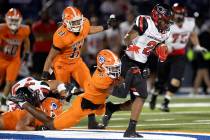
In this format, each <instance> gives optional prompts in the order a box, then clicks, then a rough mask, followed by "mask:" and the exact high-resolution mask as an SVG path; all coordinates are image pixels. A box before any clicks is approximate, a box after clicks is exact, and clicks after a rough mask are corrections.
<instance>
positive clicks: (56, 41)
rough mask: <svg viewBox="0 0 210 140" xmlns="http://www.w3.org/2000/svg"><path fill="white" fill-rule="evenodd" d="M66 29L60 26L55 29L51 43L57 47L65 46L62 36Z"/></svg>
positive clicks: (64, 34)
mask: <svg viewBox="0 0 210 140" xmlns="http://www.w3.org/2000/svg"><path fill="white" fill-rule="evenodd" d="M67 32H68V31H67V30H66V29H65V28H64V27H63V26H61V27H59V28H58V29H57V31H56V32H55V33H54V35H53V45H54V46H55V47H57V48H60V49H62V48H64V47H65V42H64V37H65V36H66V34H67Z"/></svg>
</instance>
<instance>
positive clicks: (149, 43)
mask: <svg viewBox="0 0 210 140" xmlns="http://www.w3.org/2000/svg"><path fill="white" fill-rule="evenodd" d="M143 17H144V18H145V19H146V22H147V25H148V27H147V29H146V31H145V32H144V33H143V34H142V35H140V36H137V37H136V38H135V39H133V40H132V45H130V46H128V47H127V49H126V54H127V56H128V57H129V58H130V59H132V60H135V61H137V62H141V63H146V62H147V58H148V56H149V55H150V53H151V51H152V50H153V49H154V48H155V46H156V45H157V44H158V43H161V42H164V41H165V40H166V39H167V38H168V37H169V34H170V31H167V32H166V33H164V34H162V33H160V32H158V29H157V28H156V26H155V24H154V22H153V20H152V18H151V17H150V16H144V15H140V16H138V17H137V18H136V21H135V24H136V26H137V27H140V28H141V26H143V25H140V24H141V23H140V22H141V21H142V19H141V18H143Z"/></svg>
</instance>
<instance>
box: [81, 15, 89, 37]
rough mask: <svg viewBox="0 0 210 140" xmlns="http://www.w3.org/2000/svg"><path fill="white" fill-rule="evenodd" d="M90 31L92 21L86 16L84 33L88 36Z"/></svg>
mask: <svg viewBox="0 0 210 140" xmlns="http://www.w3.org/2000/svg"><path fill="white" fill-rule="evenodd" d="M89 32H90V21H89V20H88V19H87V18H85V17H84V25H83V35H85V36H87V35H88V33H89Z"/></svg>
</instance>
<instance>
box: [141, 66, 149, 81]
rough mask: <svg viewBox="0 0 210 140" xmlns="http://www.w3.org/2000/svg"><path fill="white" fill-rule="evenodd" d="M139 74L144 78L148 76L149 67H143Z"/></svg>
mask: <svg viewBox="0 0 210 140" xmlns="http://www.w3.org/2000/svg"><path fill="white" fill-rule="evenodd" d="M141 76H142V78H144V79H147V78H149V76H150V69H149V68H144V69H143V70H142V72H141Z"/></svg>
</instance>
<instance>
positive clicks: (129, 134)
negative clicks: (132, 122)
mask: <svg viewBox="0 0 210 140" xmlns="http://www.w3.org/2000/svg"><path fill="white" fill-rule="evenodd" d="M123 137H129V138H143V136H142V135H140V134H139V133H137V132H135V131H128V130H126V131H125V133H124V135H123Z"/></svg>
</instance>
